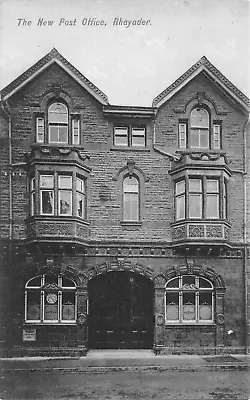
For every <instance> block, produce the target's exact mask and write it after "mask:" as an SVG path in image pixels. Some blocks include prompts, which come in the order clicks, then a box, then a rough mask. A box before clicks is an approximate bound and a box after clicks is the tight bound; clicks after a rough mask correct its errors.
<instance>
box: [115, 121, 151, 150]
mask: <svg viewBox="0 0 250 400" xmlns="http://www.w3.org/2000/svg"><path fill="white" fill-rule="evenodd" d="M114 145H115V146H123V147H145V146H146V129H145V127H139V126H116V127H115V128H114Z"/></svg>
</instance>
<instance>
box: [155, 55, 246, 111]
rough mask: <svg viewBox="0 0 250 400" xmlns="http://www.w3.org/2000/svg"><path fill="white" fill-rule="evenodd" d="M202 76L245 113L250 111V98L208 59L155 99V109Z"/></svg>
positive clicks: (200, 62) (199, 62) (204, 58)
mask: <svg viewBox="0 0 250 400" xmlns="http://www.w3.org/2000/svg"><path fill="white" fill-rule="evenodd" d="M201 74H202V75H204V76H206V77H207V78H208V79H209V80H210V81H211V84H213V85H216V88H217V89H218V90H220V92H221V93H222V94H224V96H226V97H227V98H230V99H231V100H232V101H233V102H237V103H238V104H239V105H240V106H241V107H242V108H243V109H244V110H245V111H247V112H249V111H250V100H249V99H248V97H247V96H245V95H244V93H242V92H241V91H240V90H239V89H238V88H237V87H236V86H234V85H233V83H232V82H230V81H229V80H228V79H227V78H226V77H225V76H224V75H223V74H222V73H221V72H220V71H219V70H217V68H215V67H214V65H212V64H211V63H210V62H209V61H208V60H207V58H206V57H202V58H201V59H200V60H199V61H198V62H197V63H196V64H194V65H193V66H192V67H191V68H190V69H189V70H187V71H186V72H185V73H184V74H183V75H181V76H180V78H178V79H177V80H176V81H175V82H173V83H172V84H171V85H170V86H169V87H167V88H166V89H165V90H163V92H161V93H160V94H159V95H158V96H157V97H155V98H154V100H153V104H152V105H153V107H157V108H159V107H161V106H162V105H163V104H164V103H166V102H167V101H168V100H169V99H170V98H172V97H173V96H174V95H175V94H176V93H178V92H179V91H180V90H181V89H182V88H184V87H185V86H186V85H187V84H188V83H189V82H191V81H192V80H194V79H195V78H196V77H197V76H198V75H201Z"/></svg>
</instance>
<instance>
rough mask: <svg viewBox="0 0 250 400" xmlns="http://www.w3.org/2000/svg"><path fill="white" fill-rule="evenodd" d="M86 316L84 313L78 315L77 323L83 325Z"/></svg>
mask: <svg viewBox="0 0 250 400" xmlns="http://www.w3.org/2000/svg"><path fill="white" fill-rule="evenodd" d="M86 319H87V316H86V314H85V313H81V314H78V323H79V324H80V325H84V324H85V323H86Z"/></svg>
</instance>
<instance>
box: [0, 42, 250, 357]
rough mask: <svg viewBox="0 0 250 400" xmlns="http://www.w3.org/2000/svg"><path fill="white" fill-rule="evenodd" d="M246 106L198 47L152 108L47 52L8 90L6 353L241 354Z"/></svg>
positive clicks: (4, 139) (4, 102)
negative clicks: (109, 91) (196, 56)
mask: <svg viewBox="0 0 250 400" xmlns="http://www.w3.org/2000/svg"><path fill="white" fill-rule="evenodd" d="M145 84H146V83H145ZM249 106H250V102H249V99H248V98H247V97H246V96H245V95H244V94H243V93H242V92H241V91H240V90H238V89H237V88H236V87H235V86H234V85H233V84H232V83H231V82H230V81H229V80H228V79H227V78H226V77H225V76H224V75H222V73H221V72H220V71H218V70H217V69H216V68H215V67H214V66H213V65H212V64H211V63H210V62H209V61H208V60H207V59H206V58H205V57H202V58H201V59H200V60H199V61H198V62H197V63H196V64H195V65H193V66H192V67H191V68H190V69H189V70H188V71H186V72H185V73H184V74H183V75H182V76H181V77H180V78H179V79H177V80H176V81H175V82H174V83H173V84H171V85H170V86H169V87H168V88H167V89H165V90H164V91H163V92H162V93H160V94H159V95H158V96H157V97H156V98H155V99H154V100H153V103H152V107H137V106H116V105H110V104H109V102H108V98H107V96H106V95H105V94H104V93H103V92H102V91H101V90H99V89H98V88H97V87H96V86H95V85H94V84H93V83H91V82H90V81H89V80H88V79H87V78H86V77H84V76H83V75H82V74H81V73H80V72H79V71H78V70H77V69H76V68H74V66H73V65H71V64H70V63H69V62H68V61H67V60H66V59H65V58H64V57H63V56H62V55H61V54H60V53H58V51H57V50H55V49H53V50H52V51H51V52H50V53H48V54H47V55H46V56H45V57H43V58H42V59H41V60H39V61H38V62H37V63H36V64H35V65H33V66H32V67H31V68H29V69H28V70H27V71H25V72H24V73H23V74H22V75H21V76H19V77H18V78H17V79H16V80H14V81H13V82H11V83H10V84H9V85H8V86H7V87H5V88H4V89H2V91H1V111H0V124H1V125H0V127H1V130H0V147H1V158H0V166H1V170H0V186H1V190H0V213H1V215H0V218H1V228H0V232H1V259H0V261H1V263H0V264H1V280H0V297H1V303H0V319H1V336H0V348H1V355H8V356H14V355H39V354H42V355H44V354H60V355H72V354H86V351H87V350H88V349H97V348H139V349H142V348H148V349H153V350H154V351H155V353H156V354H159V353H162V354H180V353H188V354H209V353H210V354H214V353H217V354H220V353H245V352H247V351H248V345H249V343H248V342H249V339H248V328H249V325H250V322H249V317H250V308H249V306H248V303H249V299H250V297H249V287H248V283H249V270H250V252H249V240H250V232H249V215H250V214H249V184H250V183H249V182H250V181H249V170H250V165H249V150H250V149H249V146H250V145H249V143H250V139H249V125H248V122H249V119H248V116H249ZM247 188H248V192H247ZM247 204H248V205H247ZM247 276H248V279H247Z"/></svg>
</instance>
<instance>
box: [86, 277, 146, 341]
mask: <svg viewBox="0 0 250 400" xmlns="http://www.w3.org/2000/svg"><path fill="white" fill-rule="evenodd" d="M152 346H153V285H152V282H151V281H150V280H149V279H148V278H146V277H144V276H141V275H137V274H134V273H131V272H109V273H106V274H104V275H101V276H98V277H95V278H93V279H92V280H91V281H90V282H89V347H90V348H151V347H152Z"/></svg>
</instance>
